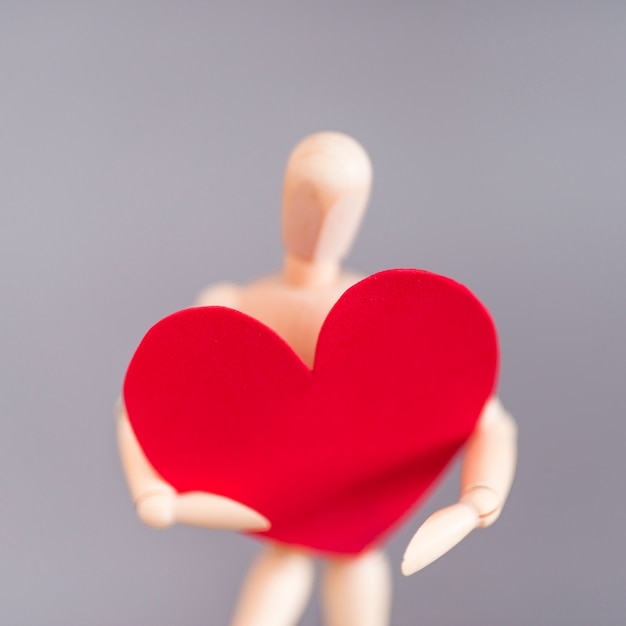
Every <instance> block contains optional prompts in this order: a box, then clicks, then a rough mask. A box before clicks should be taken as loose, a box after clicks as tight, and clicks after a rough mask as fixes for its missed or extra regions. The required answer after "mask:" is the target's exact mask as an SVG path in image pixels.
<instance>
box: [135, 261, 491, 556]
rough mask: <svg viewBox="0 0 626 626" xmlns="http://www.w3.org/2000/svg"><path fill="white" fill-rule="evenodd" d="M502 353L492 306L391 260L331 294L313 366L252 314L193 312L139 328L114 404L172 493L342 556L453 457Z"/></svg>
mask: <svg viewBox="0 0 626 626" xmlns="http://www.w3.org/2000/svg"><path fill="white" fill-rule="evenodd" d="M497 361H498V348H497V339H496V334H495V329H494V326H493V323H492V321H491V318H490V316H489V313H488V312H487V311H486V309H485V308H484V307H483V306H482V304H481V303H480V302H479V301H478V300H477V299H476V298H475V296H474V295H473V294H472V293H471V292H470V291H469V290H468V289H466V288H465V287H463V286H462V285H460V284H458V283H456V282H454V281H452V280H450V279H448V278H444V277H441V276H437V275H436V274H431V273H429V272H425V271H420V270H389V271H386V272H381V273H379V274H375V275H373V276H371V277H369V278H366V279H365V280H363V281H361V282H360V283H358V284H356V285H355V286H354V287H352V288H350V289H348V291H346V292H345V294H344V295H343V296H342V297H341V298H340V299H339V301H338V302H337V303H336V304H335V306H334V307H333V308H332V310H331V311H330V313H329V314H328V316H327V318H326V320H325V322H324V325H323V327H322V330H321V332H320V335H319V338H318V343H317V349H316V355H315V365H314V368H313V370H312V371H311V370H310V369H309V368H308V367H306V366H305V365H304V363H303V362H302V361H301V360H300V359H299V357H298V356H297V355H296V354H295V353H294V352H293V351H292V349H291V348H290V347H289V346H288V345H287V344H286V343H285V342H284V341H283V340H282V339H281V338H280V337H279V336H278V335H277V334H275V333H274V332H273V331H272V330H270V329H269V328H267V327H266V326H264V325H263V324H261V323H260V322H258V321H257V320H255V319H253V318H251V317H248V316H247V315H244V314H242V313H239V312H237V311H234V310H231V309H227V308H223V307H201V308H193V309H187V310H184V311H180V312H178V313H175V314H174V315H171V316H169V317H167V318H165V319H164V320H162V321H160V322H159V323H157V324H156V325H155V326H154V327H153V328H151V329H150V331H148V333H147V334H146V336H145V337H144V339H143V341H142V342H141V344H140V345H139V347H138V349H137V351H136V353H135V355H134V356H133V358H132V360H131V363H130V365H129V368H128V372H127V374H126V379H125V382H124V401H125V404H126V409H127V412H128V416H129V419H130V423H131V425H132V428H133V429H134V432H135V434H136V436H137V439H138V441H139V443H140V445H141V447H142V448H143V450H144V452H145V454H146V456H147V458H148V459H149V460H150V462H151V463H152V465H153V466H154V467H155V469H156V470H157V471H158V472H159V474H161V476H163V478H164V479H165V480H167V481H168V482H169V483H170V484H172V485H173V486H174V487H175V488H176V489H177V490H178V491H179V492H186V491H207V492H212V493H217V494H220V495H225V496H228V497H230V498H233V499H235V500H237V501H239V502H242V503H244V504H246V505H248V506H250V507H252V508H253V509H256V510H257V511H259V512H260V513H262V514H263V515H265V516H266V517H267V518H268V519H269V520H270V521H271V523H272V528H271V529H270V530H269V531H268V532H265V533H262V535H264V536H266V537H268V538H272V539H274V540H277V541H280V542H284V543H288V544H294V545H298V546H303V547H307V548H312V549H315V550H318V551H322V552H327V553H339V554H342V553H343V554H351V553H358V552H360V551H361V550H363V549H364V548H366V547H367V546H369V545H371V544H372V543H373V542H375V541H377V540H380V539H381V538H382V537H383V536H384V535H385V533H386V532H387V531H388V530H390V529H391V528H392V527H393V526H394V525H395V524H396V523H397V522H398V521H399V520H400V519H401V518H402V517H403V516H405V514H407V513H408V512H409V511H410V510H411V509H412V508H413V507H414V506H415V505H416V504H417V503H418V502H419V501H420V500H421V499H422V498H423V496H424V495H425V493H426V492H427V490H428V489H429V487H431V486H432V484H433V482H434V481H435V480H436V479H437V478H438V476H439V475H440V474H441V472H442V470H444V468H445V467H446V466H447V465H448V463H449V461H450V460H451V459H452V457H453V456H454V455H455V453H456V452H457V451H458V450H459V448H460V447H461V446H462V445H463V443H464V442H465V441H466V439H467V438H468V437H469V435H470V434H471V432H472V430H473V429H474V427H475V424H476V421H477V419H478V417H479V415H480V412H481V410H482V408H483V406H484V404H485V402H486V401H487V399H488V398H489V397H490V395H491V394H492V393H493V390H494V385H495V379H496V371H497Z"/></svg>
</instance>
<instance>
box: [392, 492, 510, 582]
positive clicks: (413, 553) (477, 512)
mask: <svg viewBox="0 0 626 626" xmlns="http://www.w3.org/2000/svg"><path fill="white" fill-rule="evenodd" d="M501 510H502V502H501V498H500V497H499V495H498V494H497V493H496V492H495V491H494V490H493V489H492V488H491V487H488V486H483V485H477V486H475V487H470V488H469V489H467V490H466V491H465V493H464V494H463V496H462V497H461V500H460V501H459V502H458V503H457V504H453V505H452V506H449V507H447V508H445V509H441V510H439V511H437V512H436V513H433V514H432V515H431V516H430V517H429V518H428V519H427V520H426V521H425V522H424V523H423V524H422V525H421V526H420V528H419V529H418V531H417V532H416V533H415V535H414V536H413V539H411V541H410V543H409V545H408V547H407V549H406V551H405V553H404V559H403V561H402V573H403V574H404V575H405V576H410V575H411V574H414V573H415V572H417V571H419V570H421V569H423V568H424V567H426V566H427V565H430V564H431V563H432V562H433V561H435V560H437V559H438V558H439V557H440V556H443V555H444V554H445V553H446V552H447V551H448V550H450V549H451V548H453V547H454V546H455V545H456V544H457V543H459V542H460V541H462V540H463V539H464V538H465V537H467V535H469V533H470V532H472V530H474V529H475V528H484V527H486V526H489V525H490V524H493V522H495V521H496V519H497V518H498V516H499V515H500V511H501Z"/></svg>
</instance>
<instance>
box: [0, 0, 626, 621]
mask: <svg viewBox="0 0 626 626" xmlns="http://www.w3.org/2000/svg"><path fill="white" fill-rule="evenodd" d="M625 32H626V4H624V3H623V2H619V1H615V2H608V1H607V2H604V1H598V2H593V3H591V2H576V1H574V2H483V1H477V2H472V3H468V2H461V1H454V0H452V1H449V2H422V1H420V2H401V1H395V0H394V1H388V2H356V1H355V2H349V1H345V0H343V1H338V2H333V3H326V2H317V3H302V2H286V1H284V2H281V1H278V0H267V1H266V2H252V1H246V2H228V3H227V2H192V1H187V0H183V1H179V2H163V1H151V2H148V1H144V2H141V1H138V0H126V1H124V2H118V1H107V2H104V1H99V0H97V1H92V2H89V3H81V2H69V1H62V0H60V1H57V2H49V3H43V2H12V1H8V0H5V1H3V2H0V255H1V257H2V261H1V264H0V277H1V283H0V298H1V308H0V311H1V313H0V315H1V318H0V319H1V320H2V323H1V325H0V342H1V343H0V345H1V355H2V356H1V359H0V368H1V370H0V476H1V478H0V502H1V508H2V514H1V515H0V554H1V556H0V578H1V580H0V588H1V589H2V594H1V595H2V600H1V602H0V622H1V623H2V624H7V625H11V626H50V625H57V624H59V625H63V626H92V625H93V626H100V625H102V626H104V625H107V626H110V625H120V626H126V625H143V624H145V625H148V624H149V625H151V626H161V625H163V626H165V625H171V624H181V625H183V624H184V625H190V626H192V625H193V626H195V625H198V626H201V625H216V626H219V625H222V624H224V625H226V624H227V622H228V617H229V615H230V612H231V610H232V607H233V604H234V602H235V598H236V595H237V591H238V588H239V584H240V581H241V580H242V578H243V575H244V572H245V569H246V566H247V564H248V562H249V561H250V560H251V558H252V557H253V555H254V554H255V553H256V552H257V549H258V545H257V543H256V542H254V541H253V540H251V539H248V538H245V537H241V536H238V535H236V534H232V533H223V532H217V531H204V530H198V529H193V528H183V527H176V528H174V529H170V530H168V531H155V530H152V529H149V528H147V527H144V526H142V525H141V524H140V523H139V521H138V520H137V519H136V516H135V513H134V509H133V506H132V503H131V501H130V498H129V495H128V492H127V490H126V486H125V483H124V480H123V476H122V472H121V469H120V465H119V462H118V458H117V452H116V446H115V439H114V421H113V414H112V406H113V402H114V400H115V398H116V397H117V395H118V393H119V391H120V386H121V382H122V378H123V375H124V371H125V367H126V365H127V363H128V360H129V359H130V356H131V354H132V352H133V350H134V348H135V346H136V345H137V343H138V342H139V340H140V339H141V337H142V336H143V334H144V332H145V331H146V330H147V329H148V327H149V326H150V325H152V324H153V323H154V322H155V321H157V320H158V319H159V318H161V317H163V316H165V315H166V314H168V313H170V312H172V311H174V310H177V309H180V308H184V307H185V306H188V305H189V304H190V303H191V302H192V299H193V298H194V296H195V294H196V293H197V292H198V291H199V290H200V289H201V288H202V287H204V286H205V285H207V284H210V283H211V282H214V281H218V280H224V279H229V280H235V281H247V280H250V279H252V278H254V277H255V276H257V275H259V274H262V273H266V272H271V271H275V270H276V269H278V268H279V266H280V262H281V248H280V235H279V205H280V190H281V180H282V173H283V169H284V164H285V161H286V158H287V155H288V153H289V151H290V150H291V148H292V147H293V146H294V145H295V143H296V142H297V141H298V140H300V139H301V138H302V137H304V136H305V135H307V134H309V133H311V132H314V131H318V130H325V129H331V130H341V131H344V132H347V133H349V134H352V135H353V136H355V137H356V138H357V139H359V140H360V141H361V142H362V143H363V145H364V146H365V147H366V148H367V150H368V151H369V153H370V155H371V158H372V161H373V164H374V172H375V185H374V192H373V197H372V201H371V206H370V209H369V213H368V215H367V217H366V219H365V222H364V226H363V229H362V233H361V236H360V238H359V239H358V242H357V244H356V246H355V248H354V250H353V252H352V254H351V256H350V258H349V265H350V266H351V267H353V268H354V269H356V270H358V271H361V272H363V273H372V272H374V271H377V270H379V269H383V268H390V267H421V268H425V269H429V270H432V271H435V272H438V273H441V274H445V275H448V276H452V277H454V278H455V279H457V280H459V281H461V282H464V283H465V284H467V285H468V286H469V287H470V288H471V289H472V290H474V292H475V293H476V294H477V295H478V296H479V297H480V298H481V299H482V300H483V301H484V302H485V304H486V305H487V306H488V307H489V308H490V310H491V312H492V314H493V315H494V317H495V319H496V321H497V324H498V327H499V331H500V337H501V346H502V355H503V356H502V374H501V383H500V395H501V397H502V398H503V401H504V402H505V404H506V405H507V407H508V408H509V409H510V410H511V412H513V413H514V415H515V416H516V417H517V419H518V421H519V425H520V463H519V472H518V476H517V480H516V482H515V485H514V487H513V491H512V494H511V498H510V502H509V504H508V506H507V508H506V510H505V511H504V513H503V515H502V517H501V519H500V520H499V521H498V523H497V524H496V525H495V526H494V527H492V528H490V529H489V530H486V531H480V532H475V533H474V534H473V535H471V536H470V537H469V538H468V539H467V540H466V541H465V542H464V543H463V544H462V545H460V546H459V547H457V548H456V549H455V550H454V551H453V552H451V553H450V554H448V555H447V556H445V557H444V558H443V559H441V560H440V561H438V562H437V563H435V564H433V565H432V566H430V567H429V568H427V569H426V570H424V571H422V572H420V573H418V574H417V575H415V576H413V577H411V578H409V579H405V578H403V577H401V576H400V574H399V565H400V560H401V556H402V552H403V550H404V547H405V545H406V543H407V541H408V540H409V538H410V536H411V535H412V533H413V531H414V530H415V529H416V528H417V526H418V525H419V523H420V522H421V521H423V520H424V519H425V518H426V516H427V515H428V514H429V513H431V512H432V511H434V510H435V509H436V508H438V507H440V506H443V505H446V504H449V503H452V502H454V501H455V500H456V497H457V482H458V476H457V475H455V474H454V472H453V473H452V474H451V475H450V477H449V479H448V480H446V482H445V483H444V484H443V485H442V487H441V489H440V490H439V491H438V493H437V494H436V495H435V496H434V497H433V498H432V499H431V500H430V501H429V502H428V504H427V505H426V507H425V508H424V509H422V510H421V511H419V512H417V514H416V515H415V517H414V519H413V520H412V521H411V522H410V523H409V524H408V525H406V526H405V527H403V528H402V530H401V531H400V532H398V533H397V535H396V536H395V537H394V539H393V540H392V541H391V542H390V544H389V546H388V548H389V552H390V555H391V558H392V560H393V564H394V572H395V578H396V581H395V596H394V616H393V624H394V625H398V626H409V625H413V624H416V625H417V624H420V625H431V624H432V625H435V624H437V625H446V626H452V625H457V624H458V625H468V624H484V625H489V626H498V625H503V624H506V625H508V626H527V625H528V624H541V625H547V624H555V625H560V624H571V625H581V626H583V625H584V626H588V625H589V624H602V625H617V624H623V623H624V619H625V617H624V615H625V614H626V595H625V594H624V587H625V580H626V578H625V576H626V541H625V540H624V530H623V529H624V518H625V515H626V504H625V501H624V496H623V493H624V486H623V481H624V477H625V469H626V461H625V460H624V441H625V439H626V425H625V419H624V417H625V416H624V401H623V396H624V378H625V376H624V374H625V370H626V367H625V357H624V353H625V349H626V333H625V331H624V318H625V313H626V306H625V296H624V291H625V290H624V287H625V282H626V281H625V274H626V253H625V252H624V230H625V227H626V215H625V211H624V209H625V203H626V175H625V174H626V168H625V166H626V149H625V146H626V122H625V114H624V112H625V111H626V82H625V79H626V38H625V37H624V33H625ZM319 619H320V618H319V607H318V604H317V603H316V601H313V603H312V604H311V606H310V607H309V609H308V610H307V613H306V616H305V618H304V620H303V622H302V624H303V625H304V626H313V625H315V624H319V623H320V622H319Z"/></svg>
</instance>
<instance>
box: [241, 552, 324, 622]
mask: <svg viewBox="0 0 626 626" xmlns="http://www.w3.org/2000/svg"><path fill="white" fill-rule="evenodd" d="M312 587H313V561H312V560H311V559H310V558H309V557H308V556H305V555H304V554H301V553H299V552H295V551H292V550H288V549H285V548H279V547H276V546H272V547H269V548H268V549H266V550H265V551H264V552H263V553H262V554H261V555H260V556H259V557H258V558H257V560H256V561H255V562H254V563H253V565H252V568H251V569H250V572H249V573H248V577H247V578H246V581H245V583H244V586H243V589H242V591H241V595H240V596H239V601H238V603H237V608H236V610H235V616H234V618H233V621H232V622H231V626H295V624H297V622H298V620H299V619H300V616H301V615H302V613H303V611H304V609H305V607H306V604H307V602H308V600H309V597H310V595H311V589H312Z"/></svg>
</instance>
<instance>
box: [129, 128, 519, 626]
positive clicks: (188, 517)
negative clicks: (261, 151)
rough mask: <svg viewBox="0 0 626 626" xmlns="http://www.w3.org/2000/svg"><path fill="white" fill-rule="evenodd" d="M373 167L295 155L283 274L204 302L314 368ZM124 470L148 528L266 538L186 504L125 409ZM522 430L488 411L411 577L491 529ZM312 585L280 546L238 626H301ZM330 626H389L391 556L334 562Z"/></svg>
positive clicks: (270, 552) (242, 608) (363, 161)
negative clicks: (248, 319)
mask: <svg viewBox="0 0 626 626" xmlns="http://www.w3.org/2000/svg"><path fill="white" fill-rule="evenodd" d="M371 178H372V174H371V165H370V161H369V158H368V156H367V153H366V152H365V151H364V149H363V148H362V147H361V146H360V144H358V143H357V142H356V141H355V140H353V139H352V138H350V137H348V136H346V135H342V134H339V133H319V134H316V135H312V136H310V137H308V138H306V139H304V140H303V141H302V142H301V143H300V144H299V145H298V146H297V147H296V148H295V150H294V151H293V153H292V154H291V157H290V159H289V162H288V164H287V170H286V175H285V182H284V189H283V209H282V216H283V241H284V245H285V249H286V256H285V263H284V267H283V272H282V273H281V274H279V275H275V276H269V277H267V278H263V279H260V280H258V281H256V282H254V283H252V284H250V285H248V286H245V287H240V286H237V285H232V284H218V285H215V286H212V287H209V288H207V289H206V290H205V291H203V292H202V293H201V294H200V296H199V298H198V300H197V302H196V304H197V305H199V306H209V305H221V306H227V307H231V308H233V309H237V310H239V311H242V312H244V313H247V314H248V315H251V316H253V317H255V318H257V319H258V320H260V321H261V322H263V323H264V324H266V325H267V326H269V327H270V328H272V329H273V330H275V331H276V332H277V333H278V334H279V335H281V336H282V337H283V338H284V339H285V340H286V341H287V343H289V344H290V345H291V347H292V348H293V349H294V351H295V352H296V353H297V354H298V355H299V356H300V358H301V359H302V360H303V361H304V363H306V364H307V365H308V366H309V367H311V366H312V365H313V358H314V351H315V345H316V341H317V336H318V333H319V330H320V328H321V325H322V322H323V321H324V319H325V317H326V315H327V313H328V312H329V310H330V309H331V307H332V306H333V305H334V303H335V302H336V301H337V299H338V298H339V297H340V296H341V295H342V294H343V292H344V291H345V290H346V289H347V288H348V287H350V286H352V285H353V284H354V283H356V282H357V281H358V280H359V279H360V277H359V276H356V275H353V274H349V273H345V272H342V271H341V270H340V261H341V260H342V259H343V257H344V256H345V254H346V253H347V251H348V248H349V246H350V243H351V241H352V239H353V237H354V235H355V233H356V231H357V228H358V225H359V222H360V219H361V216H362V214H363V212H364V210H365V206H366V204H367V201H368V197H369V191H370V186H371ZM118 439H119V446H120V453H121V457H122V462H123V465H124V469H125V472H126V476H127V479H128V483H129V487H130V491H131V494H132V496H133V498H134V501H135V504H136V507H137V513H138V515H139V517H140V518H141V519H142V521H144V522H145V523H146V524H149V525H151V526H155V527H166V526H169V525H171V524H174V523H186V524H193V525H198V526H205V527H211V528H230V529H236V530H264V529H267V528H269V527H270V524H271V520H267V519H266V518H264V517H263V516H262V515H261V514H259V513H258V512H256V511H253V510H252V509H250V508H248V507H246V506H244V505H242V504H240V503H237V502H234V501H233V500H230V499H228V498H225V497H222V496H217V495H212V494H207V493H199V492H194V493H185V494H177V493H176V492H175V490H174V489H173V488H172V487H171V486H170V485H168V484H167V483H166V482H165V481H163V480H162V479H161V478H160V477H159V476H158V475H157V473H156V472H155V470H154V469H153V468H152V467H151V465H150V464H149V462H148V461H147V459H146V457H145V456H144V454H143V452H142V450H141V448H140V447H139V444H138V443H137V440H136V438H135V436H134V433H133V431H132V429H131V427H130V424H129V422H128V418H127V416H126V414H125V410H124V407H123V406H122V404H121V403H120V404H119V406H118ZM515 440H516V432H515V424H514V422H513V420H512V418H511V417H510V416H509V415H508V414H507V413H506V412H505V411H504V409H503V408H502V405H501V404H500V403H499V402H498V400H497V399H495V398H494V399H492V400H490V401H489V402H488V403H487V404H486V406H485V409H484V410H483V414H482V416H481V418H480V421H479V423H478V427H477V428H476V431H475V432H474V434H473V435H472V437H471V438H470V440H469V442H468V445H467V451H466V456H465V461H464V464H463V473H462V481H461V482H462V488H461V494H462V495H461V498H460V501H459V503H457V504H456V505H453V506H451V507H448V508H447V509H444V510H442V511H439V512H437V513H435V514H434V515H432V516H431V517H430V518H429V519H428V520H427V521H426V522H425V523H424V525H423V526H422V527H421V528H420V529H419V530H418V532H417V533H416V535H415V536H414V538H413V539H412V541H411V542H410V544H409V546H408V548H407V550H406V553H405V556H404V561H403V564H402V571H403V573H404V574H406V575H409V574H412V573H414V572H416V571H417V570H419V569H421V568H422V567H424V566H426V565H428V564H429V563H430V562H432V561H433V560H435V559H436V558H438V557H439V556H440V555H441V554H443V553H444V552H446V551H447V550H448V549H450V548H451V547H452V546H453V545H455V544H456V543H458V542H459V541H460V540H461V539H462V538H463V537H465V536H466V535H467V534H468V533H469V532H470V531H471V530H472V529H473V528H477V527H485V526H488V525H490V524H491V523H493V522H494V521H495V520H496V518H497V517H498V515H499V514H500V511H501V509H502V506H503V504H504V501H505V500H506V497H507V495H508V491H509V488H510V485H511V482H512V479H513V473H514V467H515V456H516V443H515ZM312 583H313V566H312V557H311V555H310V554H306V553H304V552H300V551H297V550H294V549H291V548H289V547H286V546H278V545H271V544H270V546H269V547H268V548H266V550H265V551H264V552H263V553H262V554H261V556H260V557H259V558H258V560H257V561H256V563H255V564H254V565H253V567H252V569H251V571H250V574H249V576H248V579H247V581H246V583H245V585H244V588H243V591H242V595H241V598H240V601H239V603H238V606H237V610H236V612H235V616H234V618H233V621H232V626H293V625H294V624H296V623H297V621H298V619H299V617H300V615H301V613H302V611H303V610H304V607H305V605H306V603H307V601H308V598H309V594H310V590H311V587H312ZM322 591H323V596H324V610H325V617H326V624H327V625H328V626H387V625H388V624H389V612H390V575H389V566H388V563H387V560H386V558H385V556H384V554H383V553H382V552H381V551H379V550H376V549H374V550H369V551H366V552H364V553H362V554H360V555H358V556H356V557H342V558H334V559H329V562H328V564H327V567H326V570H325V576H324V581H323V586H322Z"/></svg>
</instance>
